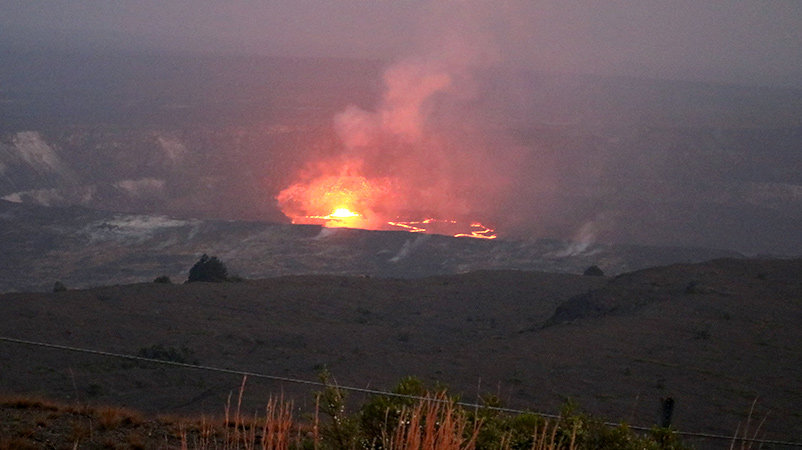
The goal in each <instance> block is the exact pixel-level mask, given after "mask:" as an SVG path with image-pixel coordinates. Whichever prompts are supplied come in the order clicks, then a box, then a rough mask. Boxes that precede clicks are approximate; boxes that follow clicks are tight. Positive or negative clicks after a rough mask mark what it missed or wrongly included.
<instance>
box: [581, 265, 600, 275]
mask: <svg viewBox="0 0 802 450" xmlns="http://www.w3.org/2000/svg"><path fill="white" fill-rule="evenodd" d="M584 274H585V275H587V276H589V277H603V276H604V271H603V270H601V269H600V268H599V266H596V265H593V266H590V267H588V268H587V269H585V273H584Z"/></svg>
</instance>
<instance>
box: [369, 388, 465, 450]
mask: <svg viewBox="0 0 802 450" xmlns="http://www.w3.org/2000/svg"><path fill="white" fill-rule="evenodd" d="M480 427H481V423H479V422H476V423H475V424H474V425H471V424H470V423H469V420H468V418H467V417H466V416H465V415H464V414H463V413H462V412H461V411H459V410H457V409H456V408H455V407H454V404H453V403H452V402H450V401H446V399H445V397H444V396H442V395H441V396H436V397H433V398H427V399H424V400H421V401H419V402H418V403H417V404H416V405H415V406H414V407H412V408H410V409H405V410H404V411H402V413H401V417H400V418H399V421H398V426H397V427H396V429H395V432H394V433H392V435H390V436H386V437H385V442H384V448H386V449H388V450H473V449H474V448H475V446H476V437H477V435H478V434H479V429H480ZM469 429H470V430H471V431H470V437H468V438H466V437H465V436H466V431H468V430H469Z"/></svg>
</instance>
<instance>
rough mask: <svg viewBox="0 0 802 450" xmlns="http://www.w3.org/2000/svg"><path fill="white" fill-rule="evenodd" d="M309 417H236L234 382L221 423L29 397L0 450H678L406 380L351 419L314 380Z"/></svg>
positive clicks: (275, 407)
mask: <svg viewBox="0 0 802 450" xmlns="http://www.w3.org/2000/svg"><path fill="white" fill-rule="evenodd" d="M322 379H323V380H324V381H326V383H327V384H326V388H325V389H323V390H322V391H320V392H318V393H317V394H316V395H317V401H316V405H317V407H316V409H315V413H314V415H311V416H309V417H305V418H304V419H303V420H297V419H296V418H295V417H294V416H293V403H292V402H291V401H288V400H285V399H284V398H283V397H276V398H273V397H271V398H270V399H268V401H267V404H266V406H265V409H264V410H262V411H256V412H246V411H243V410H242V396H243V393H244V390H245V381H246V380H245V379H243V382H242V385H241V387H240V390H239V393H238V395H237V396H236V397H234V396H233V395H232V396H229V400H228V402H227V404H226V405H225V407H224V409H223V411H224V414H223V416H222V417H220V418H216V419H215V418H211V419H210V418H207V417H200V418H186V417H177V416H172V417H171V416H160V417H158V418H147V417H145V416H144V415H142V414H140V413H138V412H136V411H131V410H129V409H126V408H120V407H112V406H86V405H79V406H76V405H67V404H59V403H57V402H52V401H48V400H44V399H40V398H34V397H23V396H15V397H5V398H0V406H2V408H3V409H2V413H3V414H4V417H3V420H0V436H2V438H0V450H4V449H23V450H24V449H27V448H81V449H108V448H115V449H133V450H137V449H151V448H158V449H182V450H183V449H186V450H257V449H261V450H354V449H364V450H490V449H493V450H586V449H587V450H590V449H615V450H685V449H686V448H687V447H685V446H684V445H683V444H682V443H681V442H680V441H679V439H678V438H677V435H676V433H674V432H672V431H671V430H670V429H654V430H653V431H652V432H650V433H636V432H634V431H632V430H631V429H629V428H628V427H627V426H625V425H621V426H619V427H612V428H611V427H609V426H606V425H604V424H602V423H600V422H599V421H596V420H594V419H593V418H591V417H589V416H586V415H584V414H582V413H580V412H578V411H577V410H576V408H575V407H566V408H565V409H564V411H563V412H562V414H561V415H560V417H559V418H555V419H546V418H543V417H540V416H537V415H535V414H508V413H503V412H500V411H499V410H498V409H494V408H493V407H492V406H498V401H497V399H493V398H487V399H486V403H487V406H486V407H481V408H476V409H467V408H464V407H462V406H460V405H458V404H457V402H456V398H454V397H450V396H449V394H448V392H447V390H445V389H442V388H439V389H435V390H432V391H429V390H427V389H425V388H424V386H423V383H422V382H420V381H419V380H417V379H415V378H412V377H408V378H405V379H403V380H402V381H401V383H399V385H398V386H397V387H396V388H395V391H396V392H397V393H402V394H404V395H410V396H420V398H411V397H394V396H381V395H376V396H373V397H370V398H369V399H368V400H366V401H365V402H364V403H363V404H362V405H361V406H360V407H359V409H358V410H356V411H355V412H353V413H349V412H348V411H346V407H345V406H346V397H347V395H346V392H344V391H343V390H341V389H339V388H338V387H337V386H336V384H334V383H331V382H330V380H331V378H330V376H329V375H327V374H326V375H324V376H323V377H322Z"/></svg>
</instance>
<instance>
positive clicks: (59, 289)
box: [53, 281, 67, 292]
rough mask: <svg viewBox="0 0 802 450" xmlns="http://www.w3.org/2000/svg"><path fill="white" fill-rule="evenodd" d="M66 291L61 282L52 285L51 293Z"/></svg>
mask: <svg viewBox="0 0 802 450" xmlns="http://www.w3.org/2000/svg"><path fill="white" fill-rule="evenodd" d="M66 290H67V286H65V285H64V283H62V282H61V281H56V283H55V284H53V292H64V291H66Z"/></svg>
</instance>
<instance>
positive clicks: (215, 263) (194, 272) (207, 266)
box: [187, 253, 228, 283]
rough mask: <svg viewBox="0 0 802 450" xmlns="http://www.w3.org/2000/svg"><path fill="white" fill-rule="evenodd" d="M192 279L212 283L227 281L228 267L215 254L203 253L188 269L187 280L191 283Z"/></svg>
mask: <svg viewBox="0 0 802 450" xmlns="http://www.w3.org/2000/svg"><path fill="white" fill-rule="evenodd" d="M194 281H206V282H213V283H219V282H222V281H228V269H226V265H225V264H223V262H222V261H220V260H219V259H217V257H216V256H212V257H209V256H207V255H206V254H205V253H204V254H203V256H201V258H200V260H199V261H198V262H196V263H195V265H194V266H192V268H191V269H189V279H187V282H188V283H192V282H194Z"/></svg>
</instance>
